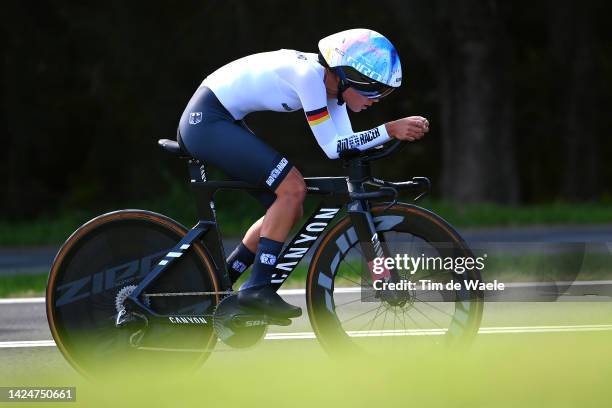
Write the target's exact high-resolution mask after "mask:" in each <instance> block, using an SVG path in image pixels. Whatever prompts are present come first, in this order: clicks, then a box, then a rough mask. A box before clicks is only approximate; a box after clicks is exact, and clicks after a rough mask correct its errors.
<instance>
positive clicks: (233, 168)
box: [179, 87, 292, 208]
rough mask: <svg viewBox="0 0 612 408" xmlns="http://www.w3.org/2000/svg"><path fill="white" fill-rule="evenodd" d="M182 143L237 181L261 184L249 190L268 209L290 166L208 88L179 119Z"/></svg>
mask: <svg viewBox="0 0 612 408" xmlns="http://www.w3.org/2000/svg"><path fill="white" fill-rule="evenodd" d="M179 134H180V137H181V140H182V143H183V146H184V147H185V149H187V151H188V152H189V153H190V154H191V155H192V156H193V157H195V158H196V159H199V160H202V161H203V162H205V163H207V164H212V165H214V166H216V167H218V168H220V169H221V170H223V172H224V173H226V174H227V175H228V176H230V177H232V178H233V179H236V180H242V181H246V182H248V183H250V184H254V185H257V186H261V187H263V188H265V191H250V193H251V194H252V195H253V196H254V197H255V198H257V199H258V200H259V202H261V203H262V204H263V205H264V206H265V207H266V208H268V207H269V206H270V205H272V203H273V202H274V200H276V194H275V193H274V191H276V188H277V187H278V186H279V184H280V183H281V182H282V181H283V179H284V178H285V176H287V173H288V172H289V170H290V169H291V167H292V165H291V164H290V163H289V161H288V160H287V159H286V158H285V157H283V155H281V154H280V153H278V152H277V151H276V150H274V149H273V148H272V147H270V146H268V144H266V143H265V142H263V141H262V140H261V139H259V138H258V137H257V136H256V135H255V134H254V133H253V132H252V131H251V130H250V129H249V128H248V127H247V126H246V124H245V123H244V122H243V121H241V120H235V119H234V118H233V117H232V115H231V114H230V113H229V112H228V111H227V109H225V107H223V105H222V104H221V102H219V99H217V97H216V96H215V94H214V93H213V92H212V91H211V90H210V89H209V88H207V87H200V88H198V90H197V91H196V92H195V94H194V95H193V96H192V97H191V100H190V101H189V103H188V104H187V107H186V108H185V111H184V112H183V115H182V116H181V120H180V122H179Z"/></svg>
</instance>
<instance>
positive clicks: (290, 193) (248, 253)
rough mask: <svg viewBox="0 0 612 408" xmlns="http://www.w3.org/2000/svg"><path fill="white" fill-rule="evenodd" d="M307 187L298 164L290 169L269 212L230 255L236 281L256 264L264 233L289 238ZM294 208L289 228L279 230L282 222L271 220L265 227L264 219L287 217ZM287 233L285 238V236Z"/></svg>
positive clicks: (230, 263) (299, 214) (255, 224)
mask: <svg viewBox="0 0 612 408" xmlns="http://www.w3.org/2000/svg"><path fill="white" fill-rule="evenodd" d="M305 188H306V186H305V185H304V178H303V177H302V175H301V174H300V172H299V171H298V170H297V169H296V168H295V167H294V168H292V169H291V170H290V171H289V174H287V176H286V178H285V179H284V180H283V182H282V183H281V184H280V185H279V187H278V188H277V190H276V197H277V198H276V200H275V201H274V203H273V204H272V205H271V206H270V208H269V209H268V211H267V212H266V215H265V216H264V217H261V218H260V219H258V220H257V221H255V222H254V223H253V225H251V227H250V228H249V230H248V231H247V232H246V234H245V235H244V238H243V239H242V242H241V243H240V244H239V245H238V246H237V247H236V249H234V251H233V252H232V253H231V254H230V256H229V257H228V258H227V265H228V267H229V275H230V279H231V281H232V283H234V282H236V281H237V280H238V278H240V275H242V273H244V271H245V270H247V269H248V268H249V267H250V266H251V265H252V264H253V260H254V258H255V252H256V251H257V245H258V244H259V237H260V236H264V237H267V238H270V239H274V240H276V241H281V242H284V241H285V239H286V237H287V233H288V232H289V229H291V227H292V226H293V225H295V223H296V222H297V221H298V220H299V219H300V218H302V215H303V208H302V205H301V203H302V201H303V200H304V197H303V196H304V194H305ZM293 202H299V203H300V204H299V205H297V204H295V203H293ZM291 207H296V208H295V211H293V213H294V217H293V219H292V220H291V225H289V228H288V229H287V228H283V229H282V230H279V229H278V228H279V224H276V223H274V222H273V221H272V222H269V224H270V225H269V224H265V225H266V226H265V228H263V229H262V227H263V225H264V219H268V220H274V219H280V218H284V217H285V214H284V213H286V212H287V211H288V210H289V209H290V208H291ZM279 213H280V214H279ZM281 227H282V226H281ZM285 227H286V225H285ZM285 229H286V231H285ZM283 234H284V238H281V237H282V236H283Z"/></svg>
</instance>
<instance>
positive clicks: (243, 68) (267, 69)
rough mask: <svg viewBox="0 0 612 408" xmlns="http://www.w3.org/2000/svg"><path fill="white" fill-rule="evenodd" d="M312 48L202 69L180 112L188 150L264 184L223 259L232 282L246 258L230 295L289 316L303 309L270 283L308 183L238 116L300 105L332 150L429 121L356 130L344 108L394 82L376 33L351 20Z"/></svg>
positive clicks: (393, 64)
mask: <svg viewBox="0 0 612 408" xmlns="http://www.w3.org/2000/svg"><path fill="white" fill-rule="evenodd" d="M318 48H319V53H318V54H314V53H304V52H299V51H294V50H287V49H281V50H278V51H272V52H264V53H259V54H253V55H249V56H246V57H244V58H241V59H238V60H236V61H233V62H231V63H229V64H227V65H225V66H223V67H221V68H219V69H218V70H216V71H215V72H213V73H212V74H210V75H209V76H208V77H206V79H204V81H203V82H202V84H201V85H200V87H199V88H198V89H197V91H196V92H195V94H194V95H193V97H192V98H191V100H190V101H189V103H188V105H187V107H186V108H185V111H184V112H183V114H182V116H181V119H180V123H179V132H178V139H179V143H181V144H182V147H183V148H184V149H186V150H187V151H188V152H189V153H190V154H191V155H192V156H193V157H195V158H197V159H200V160H202V161H204V162H206V163H212V164H213V165H215V166H217V167H219V168H220V169H221V170H223V171H224V172H225V173H226V174H228V175H230V176H231V177H233V178H235V179H239V180H243V181H246V182H250V183H252V184H256V185H260V186H263V187H264V188H265V189H266V191H265V192H264V193H259V194H257V193H256V194H255V195H256V196H257V198H258V199H259V201H260V202H261V203H262V204H263V205H264V206H265V207H266V208H267V211H266V213H265V215H264V216H263V217H261V218H260V219H259V220H257V221H256V222H255V223H254V224H253V225H252V226H251V227H250V228H249V230H248V231H247V232H246V234H245V236H244V238H243V239H242V242H241V243H240V245H238V247H237V248H236V249H235V250H234V251H233V252H232V253H231V254H230V255H229V257H228V259H227V263H228V266H229V268H230V269H229V273H230V278H231V279H232V283H234V282H235V281H236V280H237V279H238V278H239V277H240V275H241V274H242V273H243V272H244V271H245V270H246V269H247V268H248V267H249V266H251V265H253V270H252V272H251V275H250V276H249V278H248V280H247V281H246V282H245V283H244V284H243V285H242V286H241V287H240V290H239V292H238V302H239V303H240V304H241V305H242V306H245V307H249V308H255V309H258V310H260V311H262V312H264V313H267V314H269V315H272V316H277V317H283V318H290V317H298V316H300V315H301V313H302V312H301V309H300V308H299V307H297V306H293V305H291V304H289V303H286V302H285V301H284V300H283V299H282V298H281V297H280V296H279V295H278V294H277V293H276V291H275V290H274V289H273V286H272V282H271V281H272V280H273V279H274V274H275V264H276V259H277V257H278V255H279V253H280V251H281V249H282V246H283V243H284V241H285V239H286V238H287V235H288V233H289V231H290V229H291V228H292V227H293V225H294V224H295V223H296V222H297V221H298V220H299V219H300V218H301V216H302V202H303V200H304V197H305V194H306V185H305V183H304V178H303V177H302V175H301V174H300V172H299V171H298V170H297V169H296V168H295V167H294V166H293V165H292V164H291V163H290V162H289V161H288V160H287V158H285V157H284V156H283V155H282V154H280V153H278V152H277V151H276V150H274V149H273V148H272V147H270V146H269V145H268V144H266V143H264V142H263V141H262V140H260V139H259V138H258V137H257V136H256V135H255V134H254V133H253V132H252V131H251V130H250V129H249V128H248V127H247V126H246V124H245V123H244V121H243V118H244V117H245V116H246V115H247V114H249V113H251V112H255V111H265V110H269V111H277V112H293V111H297V110H300V109H303V110H304V113H305V114H306V120H307V122H308V124H309V125H310V129H311V130H312V132H313V134H314V136H315V138H316V140H317V142H318V144H319V146H320V147H321V148H322V149H323V151H324V152H325V154H326V155H327V156H328V157H329V158H330V159H336V158H338V157H339V154H340V153H341V152H342V151H344V150H348V149H359V150H365V149H369V148H371V147H374V146H377V145H380V144H382V143H385V142H386V141H388V140H390V139H391V138H396V139H401V140H408V141H414V140H417V139H420V138H422V137H423V136H424V134H425V133H427V132H428V130H429V122H428V121H427V119H425V118H424V117H421V116H411V117H406V118H402V119H399V120H395V121H391V122H387V123H385V124H382V125H380V126H378V127H376V128H373V129H370V130H366V131H360V132H354V131H353V129H352V127H351V122H350V120H349V116H348V113H347V107H348V108H349V109H350V110H351V111H353V112H359V111H361V110H364V109H367V108H368V107H370V106H372V105H373V104H374V103H376V102H378V101H379V100H380V99H381V98H383V97H384V96H386V95H388V94H389V93H391V92H392V91H393V90H394V89H396V88H398V87H399V86H400V85H401V82H402V71H401V65H400V60H399V56H398V54H397V51H396V49H395V48H394V46H393V45H392V44H391V42H389V40H388V39H387V38H385V37H384V36H383V35H381V34H379V33H377V32H375V31H372V30H368V29H352V30H346V31H342V32H339V33H336V34H332V35H330V36H328V37H325V38H323V39H322V40H320V41H319V47H318Z"/></svg>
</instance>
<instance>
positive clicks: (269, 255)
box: [240, 237, 283, 290]
mask: <svg viewBox="0 0 612 408" xmlns="http://www.w3.org/2000/svg"><path fill="white" fill-rule="evenodd" d="M282 248H283V243H282V242H279V241H274V240H273V239H269V238H264V237H260V238H259V245H257V254H256V255H255V263H254V264H253V271H252V272H251V276H249V279H248V280H247V281H246V282H245V283H244V284H243V285H242V286H241V287H240V289H241V290H242V289H248V288H254V287H261V286H267V285H270V284H271V282H270V281H271V280H272V275H273V274H275V273H276V272H275V266H276V260H277V258H278V254H280V251H281V249H282Z"/></svg>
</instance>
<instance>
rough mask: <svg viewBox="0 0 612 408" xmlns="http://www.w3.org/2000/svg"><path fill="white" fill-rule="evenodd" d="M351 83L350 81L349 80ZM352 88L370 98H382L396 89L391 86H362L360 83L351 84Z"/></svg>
mask: <svg viewBox="0 0 612 408" xmlns="http://www.w3.org/2000/svg"><path fill="white" fill-rule="evenodd" d="M349 84H350V82H349ZM350 86H351V88H353V89H354V90H355V91H356V92H357V93H358V94H360V95H363V96H365V97H367V98H368V99H380V98H384V97H385V96H387V95H389V94H390V93H391V92H393V91H394V90H395V88H393V87H390V86H383V87H378V88H377V89H372V88H370V87H365V88H364V87H360V86H358V85H353V84H350Z"/></svg>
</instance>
